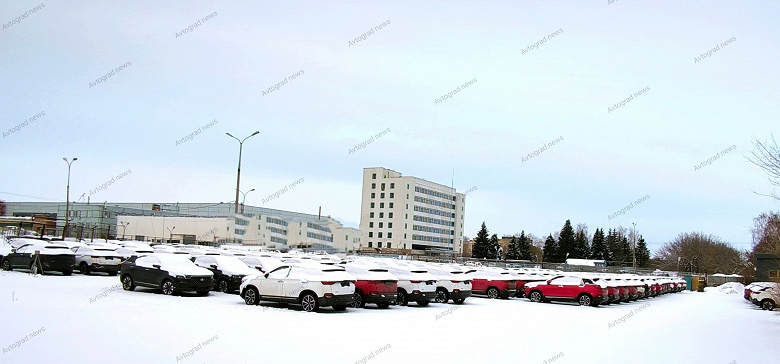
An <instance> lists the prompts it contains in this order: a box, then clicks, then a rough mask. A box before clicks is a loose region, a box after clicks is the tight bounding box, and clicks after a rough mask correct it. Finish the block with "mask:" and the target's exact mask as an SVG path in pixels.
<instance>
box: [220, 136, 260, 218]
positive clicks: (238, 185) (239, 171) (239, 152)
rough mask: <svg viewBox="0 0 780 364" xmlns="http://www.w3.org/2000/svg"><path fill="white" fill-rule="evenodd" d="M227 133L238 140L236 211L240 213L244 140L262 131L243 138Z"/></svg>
mask: <svg viewBox="0 0 780 364" xmlns="http://www.w3.org/2000/svg"><path fill="white" fill-rule="evenodd" d="M225 134H227V135H228V136H229V137H231V138H233V139H235V140H238V172H237V173H236V210H235V213H238V193H239V187H240V186H241V153H242V152H243V149H244V141H245V140H247V139H249V138H251V137H253V136H255V135H257V134H260V131H255V132H254V133H252V135H250V136H248V137H246V138H244V139H243V140H242V139H238V138H236V137H234V136H233V135H231V134H230V133H225Z"/></svg>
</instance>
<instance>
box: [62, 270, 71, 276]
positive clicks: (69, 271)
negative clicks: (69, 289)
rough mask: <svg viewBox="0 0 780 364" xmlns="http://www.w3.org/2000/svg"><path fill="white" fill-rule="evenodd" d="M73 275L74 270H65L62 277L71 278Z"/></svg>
mask: <svg viewBox="0 0 780 364" xmlns="http://www.w3.org/2000/svg"><path fill="white" fill-rule="evenodd" d="M71 274H73V270H64V271H62V275H64V276H69V275H71Z"/></svg>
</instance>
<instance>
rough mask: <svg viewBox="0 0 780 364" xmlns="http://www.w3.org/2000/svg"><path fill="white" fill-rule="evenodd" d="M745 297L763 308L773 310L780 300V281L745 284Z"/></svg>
mask: <svg viewBox="0 0 780 364" xmlns="http://www.w3.org/2000/svg"><path fill="white" fill-rule="evenodd" d="M744 297H745V299H746V300H748V302H750V303H752V304H754V305H756V306H759V307H761V309H762V310H767V311H772V310H774V309H775V307H777V305H778V303H779V302H778V301H780V283H776V282H754V283H750V284H748V285H747V286H745V295H744Z"/></svg>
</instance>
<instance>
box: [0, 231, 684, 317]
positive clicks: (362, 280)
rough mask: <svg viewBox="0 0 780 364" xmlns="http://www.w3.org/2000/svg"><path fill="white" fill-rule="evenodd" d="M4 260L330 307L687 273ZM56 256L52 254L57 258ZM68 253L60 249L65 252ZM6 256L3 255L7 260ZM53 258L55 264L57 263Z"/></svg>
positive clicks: (604, 296)
mask: <svg viewBox="0 0 780 364" xmlns="http://www.w3.org/2000/svg"><path fill="white" fill-rule="evenodd" d="M11 246H12V251H11V252H7V254H3V252H2V251H0V261H2V263H1V264H2V267H3V269H6V270H10V269H15V268H25V269H27V268H29V269H34V268H36V267H35V266H34V264H35V263H34V260H35V259H36V258H35V256H36V254H34V252H38V254H37V256H38V259H39V260H40V261H41V262H45V264H42V266H43V267H42V270H43V271H44V272H46V271H61V272H62V273H63V274H65V275H70V274H71V272H72V271H73V269H78V270H79V271H80V272H81V273H82V274H85V275H86V274H91V273H92V272H106V273H108V274H110V275H117V274H118V275H119V278H120V281H121V283H122V287H123V288H124V289H125V290H128V291H132V290H134V289H135V288H136V287H144V288H152V289H157V290H160V291H162V293H163V294H166V295H171V294H176V293H181V292H195V293H197V294H198V295H207V294H208V292H209V291H211V290H218V291H221V292H225V293H238V294H239V295H240V297H241V298H242V299H243V300H244V302H245V303H246V304H248V305H256V304H258V303H259V302H260V301H272V302H286V303H293V304H296V305H300V307H301V308H302V309H303V310H305V311H316V310H318V309H319V308H320V307H332V308H333V309H334V310H337V311H341V310H345V309H346V308H347V307H354V308H362V307H365V305H366V304H372V305H376V306H378V307H379V308H388V307H390V305H399V306H405V305H408V304H409V303H412V302H413V303H415V304H417V305H418V306H428V305H429V304H430V303H431V302H436V303H448V302H449V301H450V300H452V302H453V303H455V304H462V303H464V302H465V300H466V299H467V298H468V297H470V296H472V295H479V296H485V297H487V298H494V299H499V298H503V299H508V298H510V297H528V299H529V300H531V301H533V302H548V301H573V302H576V303H579V304H580V305H589V306H597V305H599V304H610V303H619V302H629V301H633V300H638V299H643V298H648V297H652V296H657V295H660V294H663V293H668V292H679V291H681V290H683V289H684V288H685V282H684V281H682V280H679V279H675V278H669V277H647V276H636V275H627V274H620V275H607V274H596V273H576V272H561V271H555V270H542V269H532V268H492V267H479V266H467V265H460V264H455V263H451V264H448V263H426V262H421V261H414V260H398V259H390V258H370V257H358V256H348V257H347V258H346V259H341V258H339V257H337V256H333V255H327V254H321V255H317V254H304V253H295V252H290V253H280V252H271V251H261V252H254V251H237V250H225V249H214V248H207V247H202V246H196V245H162V244H161V245H154V246H151V245H147V244H145V243H141V242H120V241H101V242H96V243H87V242H73V241H47V240H42V239H13V240H12V241H11ZM55 256H56V259H55ZM66 257H68V258H67V259H66ZM6 262H7V263H6ZM55 263H56V264H55Z"/></svg>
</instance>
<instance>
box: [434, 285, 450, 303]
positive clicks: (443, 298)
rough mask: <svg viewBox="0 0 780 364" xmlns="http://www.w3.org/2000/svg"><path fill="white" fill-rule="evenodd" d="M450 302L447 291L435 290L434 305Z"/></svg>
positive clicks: (442, 289)
mask: <svg viewBox="0 0 780 364" xmlns="http://www.w3.org/2000/svg"><path fill="white" fill-rule="evenodd" d="M449 300H450V295H449V294H447V290H446V289H444V288H439V289H437V290H436V303H447V301H449Z"/></svg>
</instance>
